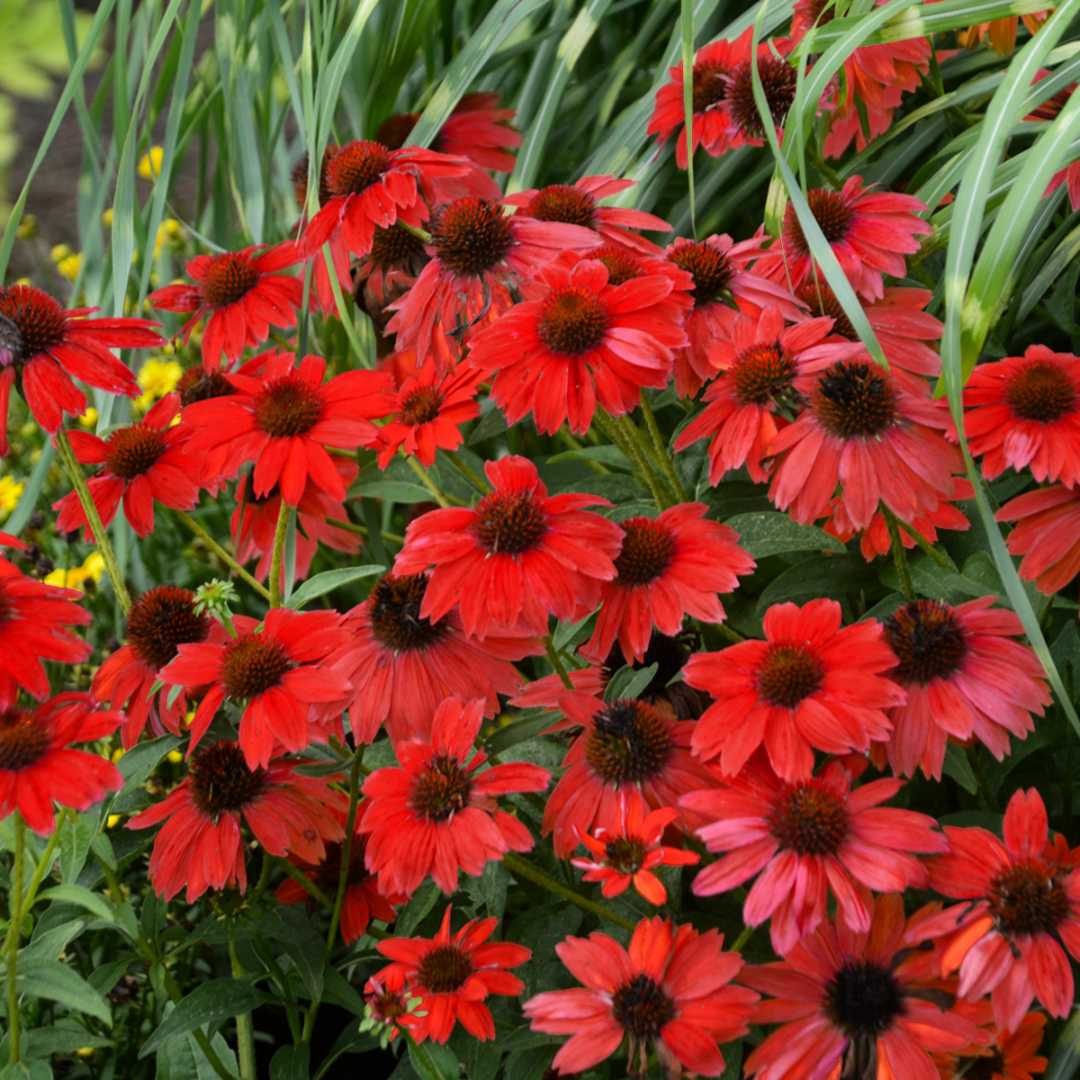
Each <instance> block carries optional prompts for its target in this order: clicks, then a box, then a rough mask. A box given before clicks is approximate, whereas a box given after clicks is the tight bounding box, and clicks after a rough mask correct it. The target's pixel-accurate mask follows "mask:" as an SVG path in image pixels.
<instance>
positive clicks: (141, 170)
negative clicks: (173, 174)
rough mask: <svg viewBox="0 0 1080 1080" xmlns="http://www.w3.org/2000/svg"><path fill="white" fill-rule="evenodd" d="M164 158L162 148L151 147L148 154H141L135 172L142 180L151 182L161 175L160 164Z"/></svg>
mask: <svg viewBox="0 0 1080 1080" xmlns="http://www.w3.org/2000/svg"><path fill="white" fill-rule="evenodd" d="M164 157H165V151H164V149H163V148H162V147H160V146H152V147H150V153H149V154H143V156H142V159H141V160H140V161H139V167H138V169H136V170H135V171H136V172H137V173H138V174H139V175H140V176H141V177H142V178H143V179H144V180H153V179H155V178H156V177H158V176H160V175H161V162H162V160H163V158H164Z"/></svg>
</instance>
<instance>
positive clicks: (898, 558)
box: [881, 503, 915, 600]
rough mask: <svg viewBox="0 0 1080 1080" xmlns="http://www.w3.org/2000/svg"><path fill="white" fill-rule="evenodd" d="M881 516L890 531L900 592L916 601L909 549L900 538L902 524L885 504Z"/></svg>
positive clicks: (890, 541) (890, 542)
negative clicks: (908, 558) (908, 555)
mask: <svg viewBox="0 0 1080 1080" xmlns="http://www.w3.org/2000/svg"><path fill="white" fill-rule="evenodd" d="M881 515H882V517H884V518H885V527H886V528H887V529H888V530H889V545H890V546H891V547H892V553H893V559H894V560H895V562H896V572H897V574H899V576H900V591H901V592H902V593H903V594H904V596H905V597H906V598H907V599H908V600H914V599H915V584H914V582H913V581H912V580H911V569H910V567H909V566H908V561H907V549H906V548H905V547H904V541H903V538H902V537H901V536H900V523H899V522H898V521H897V519H896V515H895V514H894V513H893V512H892V511H891V510H890V509H889V508H888V507H887V506H886V505H885V504H884V503H882V504H881Z"/></svg>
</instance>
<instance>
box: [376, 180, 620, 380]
mask: <svg viewBox="0 0 1080 1080" xmlns="http://www.w3.org/2000/svg"><path fill="white" fill-rule="evenodd" d="M430 233H431V245H430V248H431V251H432V254H433V255H434V258H433V259H432V260H431V262H429V263H428V264H427V266H425V267H424V269H423V270H422V271H421V272H420V276H419V277H418V278H417V279H416V282H415V284H414V285H413V286H412V288H411V289H409V291H408V292H407V293H406V294H405V295H404V296H403V297H402V298H401V299H400V300H398V301H396V302H395V303H394V304H391V305H390V309H391V310H392V311H393V312H394V313H395V314H394V317H393V318H392V319H391V320H390V322H389V323H387V325H386V330H387V333H393V334H397V338H396V341H395V348H396V349H397V350H398V351H401V350H404V349H415V350H416V355H417V358H418V361H419V363H420V364H421V365H423V364H426V363H428V362H429V358H433V359H434V362H435V364H436V366H437V368H438V370H439V371H448V370H450V368H452V367H453V366H454V364H455V363H456V362H457V358H458V357H459V356H460V354H461V350H462V347H463V346H464V345H465V344H467V343H468V342H469V341H470V339H471V338H472V337H473V336H475V335H476V333H477V332H478V331H480V330H482V329H483V328H484V327H486V326H488V325H489V324H491V323H493V322H494V321H495V320H496V319H497V318H499V316H500V315H502V314H504V313H505V312H507V311H509V310H510V309H511V308H512V307H513V306H514V303H515V300H516V297H515V296H514V295H513V294H512V293H511V288H513V290H514V292H517V291H518V290H519V289H520V287H521V283H522V280H523V279H529V278H532V277H534V276H535V275H536V272H537V270H538V269H539V268H540V267H541V266H542V265H543V264H544V263H547V262H550V261H551V260H552V259H554V258H556V257H557V256H558V255H559V254H560V252H563V251H582V250H585V249H587V248H593V247H596V245H597V244H598V243H600V237H599V235H598V234H597V233H595V232H593V230H592V229H585V228H582V227H581V226H580V225H565V224H562V223H561V222H552V221H537V220H536V219H534V218H528V217H524V216H522V215H519V214H514V215H513V216H508V215H507V214H505V213H504V212H503V206H502V205H501V204H500V203H499V202H496V201H495V200H493V199H481V198H478V197H476V196H471V195H468V196H463V197H462V198H459V199H454V200H452V201H451V202H448V203H445V204H444V205H442V206H440V207H439V208H438V211H437V212H436V213H435V215H434V217H433V219H432V222H431V227H430Z"/></svg>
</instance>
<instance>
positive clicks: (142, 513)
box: [53, 394, 199, 542]
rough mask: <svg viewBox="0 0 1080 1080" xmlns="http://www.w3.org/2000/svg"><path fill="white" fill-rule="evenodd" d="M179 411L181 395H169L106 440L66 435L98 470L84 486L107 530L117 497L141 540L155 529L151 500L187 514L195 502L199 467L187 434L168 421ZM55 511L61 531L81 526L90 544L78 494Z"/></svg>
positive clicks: (81, 434) (82, 459) (84, 461)
mask: <svg viewBox="0 0 1080 1080" xmlns="http://www.w3.org/2000/svg"><path fill="white" fill-rule="evenodd" d="M179 412H180V395H179V394H167V395H166V396H165V397H163V398H162V399H161V400H160V401H159V402H157V403H156V404H155V405H154V407H153V408H152V409H151V410H150V411H149V412H148V413H147V414H146V415H145V416H144V417H143V418H142V420H140V421H138V423H135V424H129V425H128V426H127V427H121V428H117V429H116V430H115V431H113V432H112V433H111V434H110V435H109V436H108V437H107V438H104V439H102V438H100V437H99V436H97V435H92V434H91V433H90V432H89V431H74V430H73V431H70V432H68V438H69V439H70V440H71V448H72V449H73V450H74V451H75V457H76V458H77V459H78V460H79V461H80V462H82V464H84V465H98V466H100V468H99V469H98V470H97V471H96V472H95V473H93V475H91V476H90V478H89V479H88V480H87V482H86V484H87V487H88V488H89V489H90V497H91V498H92V499H93V500H94V505H95V506H96V507H97V511H98V513H99V514H100V515H101V524H102V526H104V527H105V528H108V526H109V524H110V523H111V522H112V519H113V518H114V517H116V511H117V510H118V509H119V507H120V500H121V498H123V500H124V517H125V518H126V519H127V523H128V524H129V525H130V526H131V527H132V529H134V530H135V533H136V535H138V536H142V537H146V536H147V535H148V534H149V533H152V532H153V531H154V502H155V500H156V501H157V502H159V503H161V505H162V506H168V507H170V508H171V509H173V510H190V509H191V508H192V507H193V506H195V505H196V504H197V503H198V501H199V485H198V484H197V483H196V482H195V479H194V475H193V474H194V473H195V472H196V471H197V469H196V467H195V466H194V464H193V462H192V461H191V458H190V456H189V454H188V452H187V447H186V446H185V443H186V442H187V439H188V436H189V435H190V434H191V432H190V430H189V429H185V428H183V427H181V426H179V425H176V426H173V423H172V422H173V420H175V419H176V417H177V415H178V414H179ZM53 509H54V510H58V511H59V514H58V515H57V518H56V528H57V529H58V530H59V531H60V532H65V533H68V532H74V531H75V530H76V529H79V528H83V529H84V535H85V538H86V540H87V541H88V542H92V541H93V539H94V537H93V535H92V534H91V532H90V523H89V522H88V521H87V520H86V511H85V510H83V506H82V502H81V500H80V499H79V494H78V492H76V491H72V492H69V493H68V494H67V495H65V496H64V497H63V498H62V499H59V500H57V501H56V502H55V503H53Z"/></svg>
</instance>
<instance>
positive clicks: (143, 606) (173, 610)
mask: <svg viewBox="0 0 1080 1080" xmlns="http://www.w3.org/2000/svg"><path fill="white" fill-rule="evenodd" d="M127 637H128V643H127V644H126V645H124V646H122V647H121V648H119V649H117V650H116V652H114V653H113V654H112V655H111V656H109V657H108V658H107V659H106V660H105V662H104V663H103V664H102V665H101V667H99V668H98V669H97V671H96V672H95V673H94V681H93V683H92V684H91V687H90V692H91V693H92V694H93V695H94V697H95V698H96V699H97V700H98V701H101V702H106V701H107V702H108V703H109V704H110V706H111V707H112V708H114V709H120V708H123V709H125V711H126V714H127V720H126V722H125V723H124V726H123V728H122V729H121V732H120V734H121V737H122V739H123V744H124V749H125V750H130V749H131V748H132V747H133V746H134V745H135V744H136V743H137V742H138V741H139V736H140V735H141V734H142V731H143V728H144V727H145V726H146V721H147V720H148V719H149V720H150V722H151V727H152V730H153V731H154V734H155V735H161V734H164V731H165V730H166V729H167V730H169V731H171V732H173V734H175V735H179V734H180V731H181V727H180V725H181V723H182V721H183V719H184V717H185V716H186V715H187V695H186V693H185V691H184V690H181V691H180V693H179V694H177V695H176V697H175V698H173V699H172V700H171V702H170V700H169V699H170V695H168V694H158V693H157V690H156V689H155V687H158V686H159V682H158V673H159V672H160V671H161V669H162V668H163V667H166V666H167V665H168V664H169V663H171V662H172V661H173V660H174V659H176V655H177V651H178V649H179V647H180V646H181V645H190V644H194V643H197V642H200V641H206V640H207V639H208V638H209V639H210V640H211V641H212V642H213V643H214V644H222V643H223V642H224V640H225V628H224V627H223V626H222V625H221V624H220V623H216V622H212V621H211V619H210V617H209V616H208V615H205V614H201V613H199V612H197V611H196V610H195V594H194V593H193V592H191V591H189V590H188V589H181V588H178V587H177V586H175V585H159V586H157V587H156V588H153V589H149V590H148V591H147V592H144V593H143V594H142V595H141V596H138V597H136V598H135V602H134V603H133V604H132V605H131V610H130V611H129V612H128V614H127Z"/></svg>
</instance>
